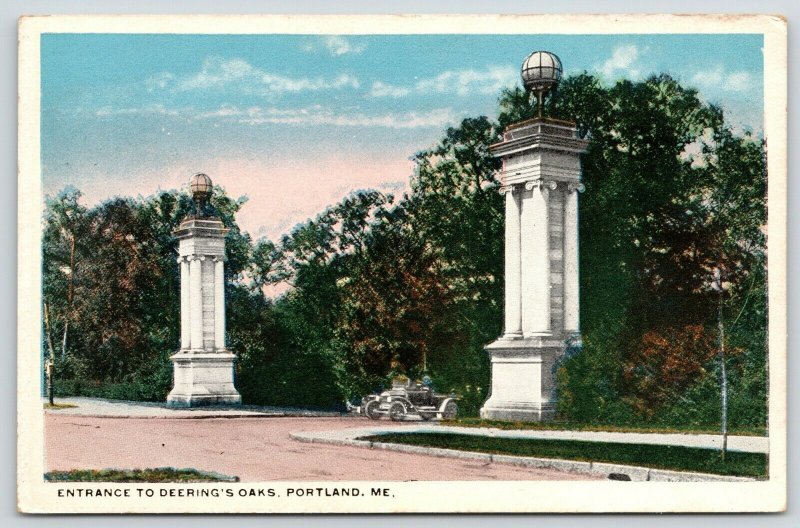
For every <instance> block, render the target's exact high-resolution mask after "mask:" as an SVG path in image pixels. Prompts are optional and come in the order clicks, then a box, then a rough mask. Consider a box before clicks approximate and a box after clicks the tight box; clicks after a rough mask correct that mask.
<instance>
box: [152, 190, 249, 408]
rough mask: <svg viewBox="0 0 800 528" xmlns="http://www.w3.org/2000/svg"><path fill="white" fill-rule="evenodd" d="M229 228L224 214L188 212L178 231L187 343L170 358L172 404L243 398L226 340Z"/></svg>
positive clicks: (235, 402)
mask: <svg viewBox="0 0 800 528" xmlns="http://www.w3.org/2000/svg"><path fill="white" fill-rule="evenodd" d="M197 176H204V177H205V178H208V177H207V176H205V175H196V176H195V177H197ZM210 185H211V181H210V180H208V186H209V188H210ZM227 233H228V229H225V227H224V226H223V224H222V222H221V221H220V220H219V219H218V218H215V217H208V216H203V215H199V214H198V215H195V216H190V217H188V218H186V219H185V220H184V221H183V222H181V224H180V226H179V227H178V229H177V230H176V231H175V233H174V234H175V236H176V237H177V238H178V241H179V242H178V244H179V246H178V253H179V255H180V256H179V258H178V261H179V262H180V267H181V349H180V350H179V351H178V352H177V353H176V354H174V355H173V356H172V357H171V358H170V359H171V360H172V363H173V369H174V386H173V389H172V392H170V393H169V396H167V404H168V405H170V406H172V407H194V406H200V405H222V404H225V405H238V404H240V403H241V401H242V398H241V396H240V395H239V392H238V391H237V390H236V387H235V386H234V371H233V362H234V360H235V359H236V356H235V355H234V354H232V353H231V352H230V351H228V350H227V348H226V346H225V268H224V261H225V235H226V234H227Z"/></svg>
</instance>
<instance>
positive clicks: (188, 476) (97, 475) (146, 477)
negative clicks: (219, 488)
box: [44, 467, 239, 492]
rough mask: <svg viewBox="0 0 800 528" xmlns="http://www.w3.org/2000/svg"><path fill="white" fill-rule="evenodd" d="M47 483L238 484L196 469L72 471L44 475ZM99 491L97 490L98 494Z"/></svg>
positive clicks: (223, 476)
mask: <svg viewBox="0 0 800 528" xmlns="http://www.w3.org/2000/svg"><path fill="white" fill-rule="evenodd" d="M44 480H46V481H48V482H239V478H238V477H228V476H225V475H220V474H218V473H209V472H207V471H198V470H196V469H175V468H170V467H164V468H153V469H149V468H148V469H73V470H71V471H50V472H48V473H45V474H44ZM100 491H101V490H98V492H100Z"/></svg>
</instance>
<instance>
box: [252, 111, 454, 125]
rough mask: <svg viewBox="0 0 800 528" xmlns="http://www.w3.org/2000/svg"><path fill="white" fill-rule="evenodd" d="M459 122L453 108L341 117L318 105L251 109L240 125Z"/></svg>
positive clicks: (439, 123) (426, 123)
mask: <svg viewBox="0 0 800 528" xmlns="http://www.w3.org/2000/svg"><path fill="white" fill-rule="evenodd" d="M455 119H456V116H455V114H454V113H453V110H452V109H450V108H439V109H435V110H431V111H427V112H405V113H397V114H381V115H366V114H363V113H353V114H337V113H334V112H331V111H330V110H327V109H324V108H322V107H321V106H319V105H315V106H311V107H306V108H300V109H278V108H265V109H261V108H251V109H249V110H248V113H247V115H246V116H245V115H242V116H241V118H240V119H239V122H240V123H244V124H250V125H262V124H284V125H331V126H341V127H380V128H403V129H408V128H434V127H441V126H443V125H445V124H447V123H449V122H452V121H454V120H455Z"/></svg>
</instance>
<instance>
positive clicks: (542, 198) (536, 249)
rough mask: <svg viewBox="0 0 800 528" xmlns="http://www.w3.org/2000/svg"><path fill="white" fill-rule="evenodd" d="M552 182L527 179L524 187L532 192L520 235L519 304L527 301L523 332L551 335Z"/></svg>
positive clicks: (554, 187)
mask: <svg viewBox="0 0 800 528" xmlns="http://www.w3.org/2000/svg"><path fill="white" fill-rule="evenodd" d="M556 186H557V185H556V182H544V181H543V180H535V181H530V182H527V183H526V184H525V189H527V190H529V191H532V194H531V197H530V199H529V204H528V205H529V208H530V210H529V212H528V218H529V224H530V225H528V226H527V232H526V233H525V235H524V238H525V242H526V244H527V246H528V248H527V251H526V255H525V256H526V257H527V258H526V261H527V262H526V270H525V275H526V277H525V278H523V281H525V282H526V283H527V288H525V290H526V291H525V297H523V300H522V302H523V304H525V303H527V304H528V307H527V315H528V317H527V327H526V326H523V329H522V330H523V333H524V334H525V335H551V334H552V330H551V328H550V324H551V323H550V310H551V308H550V304H551V303H550V191H551V190H555V189H556Z"/></svg>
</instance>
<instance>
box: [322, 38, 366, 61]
mask: <svg viewBox="0 0 800 528" xmlns="http://www.w3.org/2000/svg"><path fill="white" fill-rule="evenodd" d="M322 44H323V46H325V49H326V50H328V53H330V54H331V55H336V56H339V55H346V54H348V53H361V52H362V51H364V50H365V49H366V46H365V45H364V44H353V43H352V42H351V41H350V40H347V39H345V38H344V37H340V36H338V35H330V36H328V37H323V39H322Z"/></svg>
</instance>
